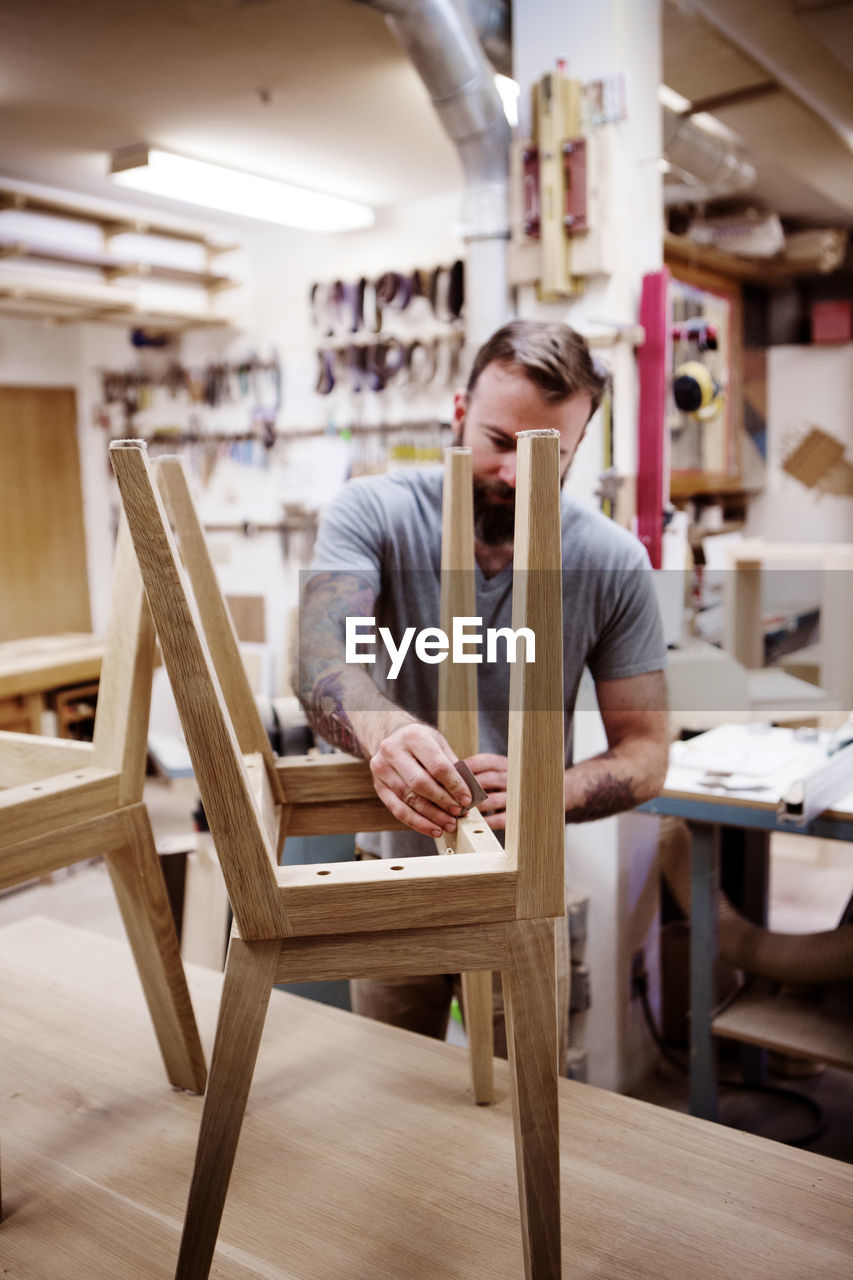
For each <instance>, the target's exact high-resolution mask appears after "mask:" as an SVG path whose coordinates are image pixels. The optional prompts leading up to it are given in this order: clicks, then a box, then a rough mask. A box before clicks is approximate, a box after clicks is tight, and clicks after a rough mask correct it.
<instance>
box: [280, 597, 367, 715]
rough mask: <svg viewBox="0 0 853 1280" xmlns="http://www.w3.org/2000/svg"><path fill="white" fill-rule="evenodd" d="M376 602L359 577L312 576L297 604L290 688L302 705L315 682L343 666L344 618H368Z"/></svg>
mask: <svg viewBox="0 0 853 1280" xmlns="http://www.w3.org/2000/svg"><path fill="white" fill-rule="evenodd" d="M375 600H376V589H375V587H374V585H373V583H372V582H371V581H370V579H369V578H367V577H365V576H363V575H362V574H358V573H344V572H335V573H318V574H314V575H313V576H312V578H311V579H310V581H309V582H308V584H307V586H306V588H305V591H304V594H303V597H302V601H301V604H300V613H299V641H298V645H297V650H296V652H295V653H294V655H293V656H294V664H293V665H294V670H293V686H294V689H295V692H296V694H297V697H299V698H300V700H301V701H302V702H303V705H306V704H307V703H309V702H310V701H311V700H312V697H313V691H314V687H315V685H316V683H317V681H318V679H319V678H320V677H321V676H322V675H323V674H324V673H325V672H327V671H328V670H329V668H330V667H339V666H340V665H341V664H342V663H343V662H344V660H345V659H344V655H345V641H344V630H345V625H346V619H347V617H350V616H352V617H365V616H369V615H370V614H371V613H372V612H373V606H374V603H375ZM306 709H307V705H306Z"/></svg>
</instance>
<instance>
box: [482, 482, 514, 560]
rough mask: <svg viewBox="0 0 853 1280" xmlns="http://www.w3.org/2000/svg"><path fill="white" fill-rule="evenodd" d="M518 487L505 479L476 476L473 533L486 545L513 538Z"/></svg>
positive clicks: (504, 541)
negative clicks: (504, 480)
mask: <svg viewBox="0 0 853 1280" xmlns="http://www.w3.org/2000/svg"><path fill="white" fill-rule="evenodd" d="M514 528H515V490H514V489H511V488H510V487H509V485H508V484H504V483H503V481H502V480H483V479H479V478H476V477H475V479H474V536H475V537H476V539H477V541H478V542H482V543H483V545H484V546H487V547H503V546H506V545H507V544H508V543H510V542H512V535H513V531H514Z"/></svg>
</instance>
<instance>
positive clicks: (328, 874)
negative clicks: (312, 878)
mask: <svg viewBox="0 0 853 1280" xmlns="http://www.w3.org/2000/svg"><path fill="white" fill-rule="evenodd" d="M331 874H332V873H331V871H318V872H317V875H318V876H330V875H331Z"/></svg>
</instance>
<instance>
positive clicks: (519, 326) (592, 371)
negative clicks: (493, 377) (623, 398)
mask: <svg viewBox="0 0 853 1280" xmlns="http://www.w3.org/2000/svg"><path fill="white" fill-rule="evenodd" d="M490 364H500V365H503V366H504V368H506V369H518V370H519V371H520V372H521V373H523V374H524V375H525V377H527V378H529V379H530V381H531V382H532V383H534V385H535V386H537V387H538V388H539V390H540V391H541V393H542V396H543V398H544V399H545V400H547V401H549V402H550V403H551V404H558V403H559V402H560V401H561V400H568V399H569V397H570V396H574V395H577V394H578V393H579V392H586V394H587V395H588V396H590V398H591V400H592V413H595V411H596V409H597V408H598V406H599V405H600V404H601V398H602V396H603V395H604V392H605V391H606V389H607V386H608V383H609V377H608V374H607V373H606V371H605V370H604V369H603V368H602V367H601V366H599V365H597V363H595V362H594V361H593V359H592V356H591V355H590V351H589V347H588V346H587V345H586V342H585V340H584V339H583V338H582V337H581V335H580V334H579V333H576V332H575V330H574V329H571V328H569V326H568V325H567V324H561V323H559V322H557V321H554V320H512V321H510V323H509V324H505V325H504V326H503V327H502V328H500V329H498V330H497V332H496V333H493V334H492V336H491V338H489V340H488V342H485V343H484V344H483V346H482V347H480V350H479V351H478V352H477V354H476V356H475V357H474V364H473V367H472V369H471V374H470V376H469V378H468V386H467V388H466V390H467V393H468V395H469V396H470V395H471V393H472V392H473V390H474V388H475V387H476V385H477V382H478V380H479V378H480V375H481V373H482V372H483V370H484V369H486V368H487V367H488V366H489V365H490ZM590 416H591V415H590Z"/></svg>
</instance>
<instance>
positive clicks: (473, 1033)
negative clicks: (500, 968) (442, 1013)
mask: <svg viewBox="0 0 853 1280" xmlns="http://www.w3.org/2000/svg"><path fill="white" fill-rule="evenodd" d="M462 1003H463V1005H464V1006H465V1030H466V1033H467V1035H468V1059H469V1062H470V1064H471V1084H472V1086H473V1089H474V1101H475V1102H476V1103H477V1104H478V1105H482V1104H484V1103H487V1102H494V1057H495V1031H494V1017H493V1014H492V975H491V973H490V972H489V970H488V969H472V970H470V971H469V972H468V973H463V974H462Z"/></svg>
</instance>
